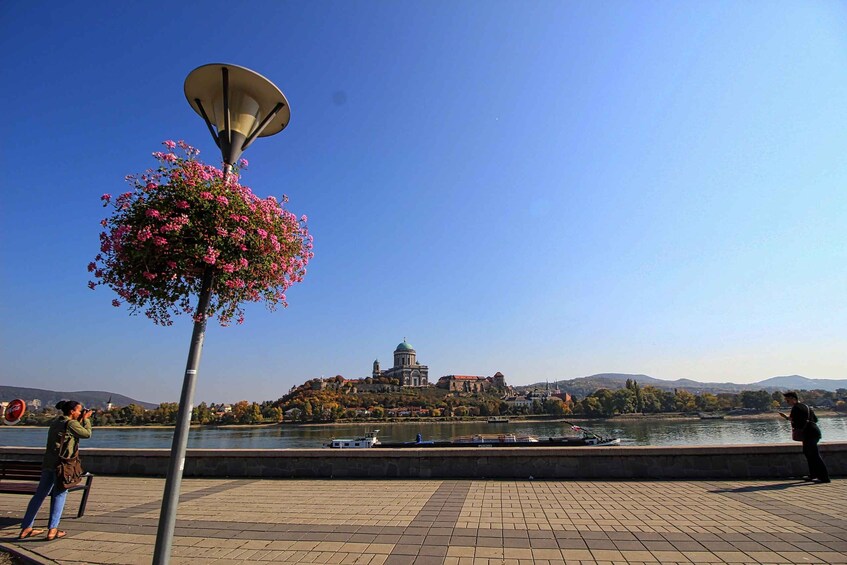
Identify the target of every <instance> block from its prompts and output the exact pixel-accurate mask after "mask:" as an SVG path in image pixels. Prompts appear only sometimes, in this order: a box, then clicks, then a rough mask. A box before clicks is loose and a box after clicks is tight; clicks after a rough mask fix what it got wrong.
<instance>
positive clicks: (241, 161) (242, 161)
mask: <svg viewBox="0 0 847 565" xmlns="http://www.w3.org/2000/svg"><path fill="white" fill-rule="evenodd" d="M249 164H250V163H249V162H248V161H247V159H239V161H238V166H239V167H241V168H242V169H246V168H247V165H249Z"/></svg>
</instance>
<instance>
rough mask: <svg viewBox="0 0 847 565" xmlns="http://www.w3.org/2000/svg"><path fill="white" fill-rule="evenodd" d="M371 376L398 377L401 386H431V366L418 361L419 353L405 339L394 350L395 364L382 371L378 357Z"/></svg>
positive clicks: (376, 377) (375, 377)
mask: <svg viewBox="0 0 847 565" xmlns="http://www.w3.org/2000/svg"><path fill="white" fill-rule="evenodd" d="M371 376H372V377H373V378H374V379H378V378H380V377H384V378H389V379H397V382H398V383H400V385H401V386H411V387H425V386H429V367H427V366H426V365H421V364H420V363H418V361H417V353H416V352H415V350H414V348H413V347H412V346H411V345H409V344H408V343H406V340H405V339H403V343H401V344H400V345H398V346H397V349H395V350H394V366H393V367H392V368H390V369H386V370H385V371H380V369H379V360H378V359H377V360H376V361H374V366H373V373H372V374H371Z"/></svg>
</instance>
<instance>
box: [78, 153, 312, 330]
mask: <svg viewBox="0 0 847 565" xmlns="http://www.w3.org/2000/svg"><path fill="white" fill-rule="evenodd" d="M164 145H165V148H166V149H167V151H164V152H155V153H153V157H155V158H156V159H157V160H158V161H159V167H158V168H156V169H150V170H148V171H147V172H145V173H143V174H140V175H130V176H127V177H126V180H127V181H128V182H129V184H130V186H131V187H132V190H130V191H128V192H124V193H123V194H121V195H119V196H117V197H115V198H113V197H112V196H111V195H110V194H104V195H103V196H102V197H101V200H102V201H103V206H104V207H106V206H111V207H112V208H114V212H113V213H112V214H111V216H110V217H108V218H105V219H104V220H102V221H101V222H100V223H101V225H102V226H103V228H104V231H103V232H102V233H101V234H100V253H99V254H98V255H97V257H95V259H94V261H92V262H91V263H90V264H89V265H88V271H89V272H91V273H93V276H94V279H95V280H93V281H90V282H89V283H88V286H89V287H91V288H92V289H93V288H96V287H97V286H98V285H106V286H108V287H110V288H111V289H113V290H114V291H115V292H117V294H118V296H119V299H115V300H112V304H113V305H114V306H121V305H122V304H123V303H126V304H127V305H128V306H129V308H130V312H131V313H133V314H137V313H139V312H141V311H143V312H144V313H145V314H146V315H147V317H149V318H150V319H152V320H153V321H154V322H155V323H157V324H162V325H170V324H171V323H172V322H171V315H172V314H173V315H178V314H183V313H187V314H194V311H193V310H192V306H191V304H190V297H191V295H196V294H199V292H200V286H201V281H202V279H203V275H204V273H210V274H212V275H213V280H214V288H213V293H212V299H211V303H210V305H209V309H208V312H207V313H206V315H207V316H210V317H211V316H217V317H218V319H219V320H220V323H221V324H222V325H228V324H229V323H230V322H231V321H232V320H233V319H235V320H236V321H237V322H238V323H242V322H243V321H244V313H243V311H242V309H241V304H242V303H244V302H260V301H264V302H265V303H266V304H267V306H268V308H269V309H270V310H274V309H275V308H276V306H277V305H279V304H282V305H283V307H285V306H287V303H286V300H285V292H286V290H288V288H289V287H290V286H291V285H292V284H294V283H296V282H299V281H301V280H302V279H303V276H304V275H305V274H306V264H307V263H308V262H309V259H311V258H312V257H313V256H314V254H313V253H312V236H311V235H309V232H308V230H307V228H306V216H301V217H300V218H299V219H298V218H297V216H295V215H294V214H292V213H291V212H289V211H287V210H285V209H284V203H285V202H287V199H286V198H285V197H283V198H282V201H281V202H280V201H278V200H277V199H276V198H274V197H272V196H271V197H268V198H265V199H262V198H259V197H257V196H256V195H254V194H253V192H252V191H251V190H250V189H249V188H248V187H246V186H243V185H241V184H240V183H239V168H238V167H233V169H232V171H231V172H230V174H229V175H227V176H226V178H225V175H224V173H223V171H222V170H221V169H218V168H216V167H213V166H210V165H205V164H203V163H202V162H201V161H199V160H198V159H197V155H198V154H199V151H198V150H196V149H194V148H193V147H191V146H189V145H187V144H186V143H185V142H182V141H180V142H173V141H165V142H164ZM178 153H179V154H178ZM239 165H240V167H241V168H244V167H245V166H246V165H247V162H246V161H245V160H243V159H242V160H241V161H240V163H239ZM195 316H196V315H195Z"/></svg>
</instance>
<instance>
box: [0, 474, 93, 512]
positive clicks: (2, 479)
mask: <svg viewBox="0 0 847 565" xmlns="http://www.w3.org/2000/svg"><path fill="white" fill-rule="evenodd" d="M82 477H83V479H84V480H83V481H82V482H81V483H79V484H78V485H76V486H73V487H71V488H69V489H68V491H69V492H71V491H76V490H81V491H83V493H82V500H80V503H79V511H78V512H77V515H76V517H77V518H82V516H83V515H84V514H85V506H86V504H87V503H88V495H89V494H90V493H91V483H92V481H93V480H94V475H92V474H91V473H85V474H83V475H82ZM20 481H26V482H23V483H22V482H20ZM39 481H41V461H8V460H7V461H3V460H0V493H3V494H27V495H29V494H33V493H35V491H36V489H37V488H38V484H37V483H38V482H39Z"/></svg>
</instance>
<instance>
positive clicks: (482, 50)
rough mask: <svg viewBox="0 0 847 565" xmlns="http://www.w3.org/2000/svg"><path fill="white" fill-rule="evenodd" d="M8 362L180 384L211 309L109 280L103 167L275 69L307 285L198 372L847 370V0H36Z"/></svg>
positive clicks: (81, 382)
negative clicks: (180, 306)
mask: <svg viewBox="0 0 847 565" xmlns="http://www.w3.org/2000/svg"><path fill="white" fill-rule="evenodd" d="M0 22H2V23H0V26H2V27H0V30H2V33H0V46H2V50H3V53H5V57H4V61H3V65H2V66H1V67H0V79H2V82H3V84H4V85H6V86H5V88H4V89H3V92H2V95H0V96H2V100H3V107H4V108H5V109H6V127H5V128H4V131H5V133H6V135H4V136H3V141H2V148H3V163H4V174H3V178H2V206H0V234H2V245H0V319H2V324H0V382H2V383H3V384H7V385H14V386H31V387H36V388H48V389H60V390H110V391H114V392H119V393H123V394H127V395H129V396H132V397H135V398H138V399H140V400H145V401H151V402H161V401H175V400H176V399H177V398H178V397H179V390H180V386H181V382H182V374H183V370H184V366H185V358H186V355H187V352H188V345H189V340H190V335H191V323H190V320H188V319H185V318H183V319H180V320H179V321H177V323H175V324H174V326H172V327H170V328H161V327H157V326H154V325H153V324H152V323H150V322H149V320H147V319H146V318H144V317H130V316H128V315H127V312H126V311H125V310H119V309H115V308H113V307H112V306H111V305H110V301H111V299H112V295H110V294H109V291H108V290H106V289H104V288H99V289H98V290H97V291H91V290H89V289H88V288H87V287H86V282H87V281H88V273H87V272H86V265H87V264H88V262H89V261H90V260H91V259H92V258H93V256H94V255H95V254H96V253H97V248H98V240H97V237H98V233H99V225H98V221H99V220H100V219H101V217H102V216H103V209H102V208H101V206H100V202H99V196H100V195H101V194H102V193H104V192H111V193H117V192H120V191H121V189H122V187H123V186H124V184H123V177H124V175H126V174H129V173H133V172H139V171H142V170H144V169H146V168H147V167H149V166H152V165H153V164H154V162H153V160H152V158H151V157H150V153H151V152H152V151H156V150H158V149H159V148H160V145H159V144H160V142H161V141H162V140H165V139H185V140H186V141H188V142H189V143H191V144H193V145H195V146H197V147H199V148H200V149H201V151H202V154H201V157H203V158H206V159H207V160H212V161H215V160H218V159H219V153H218V151H217V149H216V148H215V147H214V145H213V142H212V140H211V138H210V136H209V134H208V132H207V131H206V129H205V126H204V124H203V122H202V120H200V118H198V117H197V115H196V114H194V112H193V111H192V110H191V109H190V108H189V106H188V103H187V102H186V101H185V98H184V96H183V93H182V84H183V81H184V79H185V76H186V75H187V74H188V73H189V72H190V71H191V70H192V69H194V68H195V67H197V66H200V65H202V64H206V63H211V62H229V63H235V64H239V65H243V66H246V67H249V68H252V69H254V70H256V71H258V72H260V73H262V74H263V75H265V76H267V77H268V78H270V79H271V80H273V81H274V82H275V83H276V84H277V85H278V86H279V87H280V88H281V89H282V91H283V92H285V94H286V96H287V97H288V99H289V101H290V102H291V108H292V120H291V125H290V126H289V127H288V128H286V130H285V131H284V132H282V133H281V134H279V135H277V136H274V137H270V138H264V139H260V140H258V141H257V142H256V143H255V144H254V145H253V146H252V147H251V148H250V149H248V151H247V153H246V154H245V157H247V158H248V159H249V160H250V168H249V170H248V171H247V172H246V174H245V176H244V181H245V182H246V183H247V184H249V185H250V186H251V187H252V188H253V189H254V191H255V192H256V193H257V194H259V195H263V196H264V195H270V194H274V195H280V194H283V193H284V194H287V195H288V196H289V197H290V209H292V210H293V211H294V212H295V213H297V214H307V215H308V216H309V228H310V231H311V232H312V233H313V234H314V236H315V258H314V259H313V260H312V262H311V264H310V266H309V272H308V275H307V277H306V280H305V281H304V282H303V283H302V284H301V285H299V286H297V287H295V288H292V289H291V291H290V292H289V293H288V296H289V302H290V306H289V308H288V309H286V310H282V311H278V312H276V313H268V312H266V311H265V310H264V308H263V307H261V306H256V307H251V308H249V309H248V311H247V321H246V323H245V324H244V325H242V326H233V327H230V328H220V327H219V326H217V325H212V324H210V325H209V331H208V332H207V336H206V346H205V349H204V352H203V359H202V364H201V370H200V377H199V381H198V386H197V393H196V398H197V399H198V401H199V400H207V401H235V400H239V399H242V398H243V399H247V400H264V399H275V398H278V397H279V396H281V395H282V394H283V393H285V392H286V391H287V390H288V389H289V388H290V387H291V386H292V385H295V384H299V383H301V382H303V381H304V380H306V379H308V378H312V377H316V376H322V375H323V376H332V375H335V374H342V375H344V376H346V377H349V378H352V377H360V376H365V375H367V374H369V372H370V369H371V363H372V362H373V360H374V359H375V358H378V359H379V360H380V361H381V363H382V364H383V366H386V365H390V363H391V357H392V351H393V349H394V347H395V346H396V345H397V344H398V343H399V342H400V341H402V340H403V338H404V337H405V338H407V339H408V341H409V342H410V343H411V344H412V345H413V346H414V347H415V348H416V349H417V352H418V359H419V361H420V362H422V363H425V364H428V365H429V367H430V377H431V379H433V380H434V379H435V378H437V377H439V376H441V375H445V374H475V375H491V374H493V373H494V372H496V371H501V372H503V373H504V374H505V375H506V378H507V381H508V382H510V383H513V384H526V383H530V382H537V381H540V380H545V379H549V380H555V379H565V378H574V377H579V376H584V375H589V374H593V373H599V372H629V373H645V374H649V375H651V376H654V377H657V378H664V379H675V378H680V377H687V378H692V379H697V380H705V381H735V382H753V381H757V380H761V379H765V378H768V377H772V376H775V375H786V374H802V375H804V376H808V377H813V378H845V377H847V372H845V368H847V243H845V242H847V222H845V218H847V190H845V186H847V184H846V183H845V181H847V165H845V155H847V151H845V149H847V143H845V135H847V133H845V132H847V106H845V103H844V101H845V100H847V72H845V71H847V33H845V30H846V29H847V8H845V5H844V4H841V3H835V2H804V3H797V2H743V3H742V2H709V3H702V2H701V3H695V2H649V3H638V2H614V3H612V2H606V3H588V2H489V3H478V2H375V1H374V2H311V3H307V2H287V3H283V2H245V3H240V4H232V3H228V2H203V3H202V4H200V5H188V4H185V5H180V4H179V3H171V4H144V3H140V2H134V3H117V2H99V3H98V2H87V3H82V4H78V5H73V6H70V5H68V6H65V5H61V4H55V3H41V2H23V1H9V2H4V3H3V4H2V6H0Z"/></svg>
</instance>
